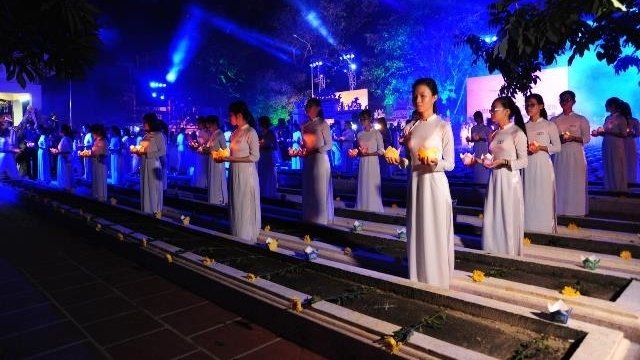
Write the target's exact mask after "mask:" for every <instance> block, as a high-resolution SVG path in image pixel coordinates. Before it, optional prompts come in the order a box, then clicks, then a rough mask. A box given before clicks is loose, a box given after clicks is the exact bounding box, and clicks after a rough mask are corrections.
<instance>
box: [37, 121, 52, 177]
mask: <svg viewBox="0 0 640 360" xmlns="http://www.w3.org/2000/svg"><path fill="white" fill-rule="evenodd" d="M37 130H38V133H39V134H40V137H39V138H38V181H41V182H43V183H45V184H49V182H51V151H50V149H51V135H49V131H48V130H47V129H45V127H44V126H43V125H38V127H37Z"/></svg>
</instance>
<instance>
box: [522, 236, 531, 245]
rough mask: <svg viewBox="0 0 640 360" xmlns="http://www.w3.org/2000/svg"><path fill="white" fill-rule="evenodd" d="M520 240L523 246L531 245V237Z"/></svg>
mask: <svg viewBox="0 0 640 360" xmlns="http://www.w3.org/2000/svg"><path fill="white" fill-rule="evenodd" d="M522 242H523V243H524V246H531V239H529V238H528V237H525V238H524V239H522Z"/></svg>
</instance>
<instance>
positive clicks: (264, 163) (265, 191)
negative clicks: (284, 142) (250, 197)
mask: <svg viewBox="0 0 640 360" xmlns="http://www.w3.org/2000/svg"><path fill="white" fill-rule="evenodd" d="M258 125H259V126H260V129H259V130H260V131H259V133H258V138H259V143H260V160H259V161H258V178H259V179H260V195H262V196H266V197H276V194H277V192H276V191H277V190H276V189H277V187H278V180H277V175H276V163H275V161H274V160H275V159H274V156H275V151H276V149H277V146H278V144H277V143H276V135H275V134H274V132H273V130H271V119H269V117H268V116H261V117H260V118H258Z"/></svg>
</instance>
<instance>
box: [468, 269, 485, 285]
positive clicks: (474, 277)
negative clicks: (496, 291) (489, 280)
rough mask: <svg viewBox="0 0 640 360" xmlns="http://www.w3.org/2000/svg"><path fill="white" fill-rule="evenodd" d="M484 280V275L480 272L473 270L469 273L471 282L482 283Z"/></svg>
mask: <svg viewBox="0 0 640 360" xmlns="http://www.w3.org/2000/svg"><path fill="white" fill-rule="evenodd" d="M484 279H485V277H484V273H483V272H482V271H480V270H473V273H471V280H473V282H483V281H484Z"/></svg>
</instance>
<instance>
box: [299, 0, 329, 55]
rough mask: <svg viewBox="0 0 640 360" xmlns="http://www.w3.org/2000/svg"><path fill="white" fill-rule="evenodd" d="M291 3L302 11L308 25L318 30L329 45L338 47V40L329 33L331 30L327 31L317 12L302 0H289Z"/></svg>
mask: <svg viewBox="0 0 640 360" xmlns="http://www.w3.org/2000/svg"><path fill="white" fill-rule="evenodd" d="M289 2H290V3H291V4H293V5H294V6H295V7H297V8H298V10H300V13H301V14H302V16H303V17H304V19H305V20H306V21H307V23H308V24H309V25H311V27H312V28H313V29H314V30H316V31H317V32H318V33H319V34H320V35H321V36H322V37H323V38H324V39H325V40H326V41H327V42H328V43H329V44H331V45H336V40H335V39H334V38H333V36H332V35H331V33H329V29H327V27H326V26H325V24H324V23H323V22H322V19H320V16H318V13H317V12H316V11H315V10H312V9H311V8H310V6H309V5H308V4H305V3H304V2H303V1H302V0H289Z"/></svg>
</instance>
